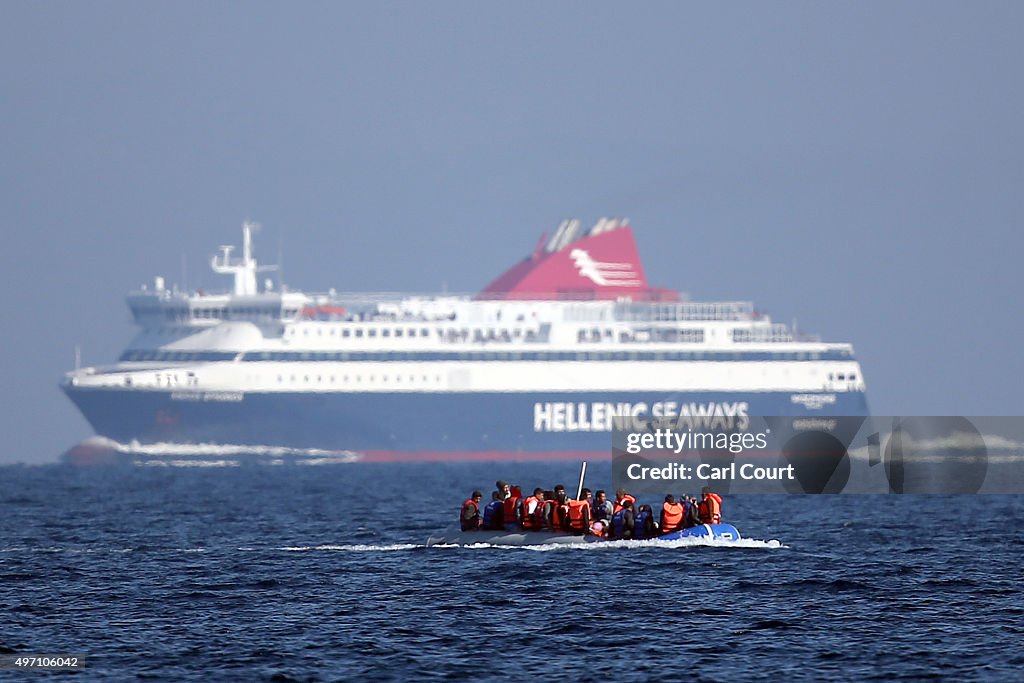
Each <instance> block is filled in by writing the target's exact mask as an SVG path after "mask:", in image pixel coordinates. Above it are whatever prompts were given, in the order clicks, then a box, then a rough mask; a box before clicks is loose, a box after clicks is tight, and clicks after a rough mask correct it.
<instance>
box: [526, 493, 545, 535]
mask: <svg viewBox="0 0 1024 683" xmlns="http://www.w3.org/2000/svg"><path fill="white" fill-rule="evenodd" d="M531 503H536V505H535V507H534V508H533V512H532V513H531V512H530V504H531ZM543 511H544V508H543V506H542V504H541V501H540V499H539V498H537V496H530V497H529V498H527V499H526V500H524V501H523V529H525V530H526V531H536V530H537V529H540V526H541V519H542V517H541V515H542V514H543Z"/></svg>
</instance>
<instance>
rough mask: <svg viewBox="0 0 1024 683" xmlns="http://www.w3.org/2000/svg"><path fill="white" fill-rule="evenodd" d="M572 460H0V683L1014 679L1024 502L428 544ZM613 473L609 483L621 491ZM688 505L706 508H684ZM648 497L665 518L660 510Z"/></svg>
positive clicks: (771, 508) (736, 504) (992, 499)
mask: <svg viewBox="0 0 1024 683" xmlns="http://www.w3.org/2000/svg"><path fill="white" fill-rule="evenodd" d="M577 468H578V465H575V464H573V463H490V464H485V463H460V464H444V463H429V464H426V463H425V464H347V465H346V464H340V465H322V466H242V467H214V468H188V467H158V466H151V467H93V468H75V467H70V466H63V465H47V466H7V467H3V468H0V615H2V616H0V655H2V656H4V657H10V656H12V655H17V654H27V653H33V654H76V655H79V656H82V657H84V661H85V664H86V666H85V669H83V670H81V671H79V672H78V673H77V674H69V673H68V672H44V671H34V672H32V673H31V674H27V673H26V672H24V671H17V670H11V669H7V670H0V679H4V680H6V679H9V680H25V679H26V678H27V676H29V675H31V676H32V678H31V679H30V680H36V679H38V680H45V679H52V678H66V677H67V676H68V675H72V676H77V680H139V679H145V680H167V681H217V680H240V681H260V680H265V681H334V680H356V679H366V678H367V677H370V678H372V679H375V680H432V679H439V680H494V679H501V678H509V679H511V678H516V679H522V678H524V677H545V678H547V677H551V678H557V679H559V680H564V681H577V680H595V681H616V682H619V681H642V680H650V679H654V678H666V677H672V678H682V679H686V680H693V681H701V680H737V679H751V678H761V677H764V676H772V677H780V676H781V677H786V678H798V679H806V680H825V681H827V680H836V681H839V680H851V679H856V680H892V679H920V678H940V679H947V678H948V679H958V680H1009V679H1013V678H1019V677H1020V675H1021V673H1020V672H1021V671H1022V670H1024V648H1022V647H1021V643H1024V591H1022V580H1021V560H1022V556H1024V533H1022V531H1021V528H1022V522H1024V498H1021V497H1014V496H896V495H875V496H788V495H765V496H750V495H747V496H743V495H735V496H726V500H725V504H724V506H723V511H724V514H725V518H726V521H728V522H731V523H733V524H735V525H736V526H737V527H738V528H739V529H740V531H741V532H742V534H743V535H744V537H745V539H746V540H744V542H742V543H739V544H734V545H726V544H707V543H700V542H679V543H672V544H657V543H651V542H646V543H644V542H625V543H615V544H607V545H604V544H586V545H582V546H573V547H564V546H560V547H557V548H495V547H489V546H486V545H479V546H474V547H425V544H424V542H425V540H426V538H427V537H428V536H429V535H430V534H431V533H433V532H436V531H439V530H441V529H444V528H445V527H449V526H451V525H453V524H454V523H455V522H456V521H457V516H458V511H459V506H460V504H461V502H462V501H463V500H464V499H465V498H466V497H467V496H468V495H469V494H470V492H471V491H472V490H473V489H479V490H480V491H482V492H483V493H484V497H485V502H486V500H487V499H489V496H490V491H491V490H492V489H493V488H494V481H495V480H496V479H499V478H500V479H505V480H508V481H512V482H514V483H519V484H522V485H523V487H524V489H529V490H532V488H533V487H534V486H541V487H543V488H551V487H552V486H553V485H555V484H557V483H562V484H565V485H566V487H567V488H568V489H574V488H575V484H576V477H577V476H578V469H577ZM609 477H610V467H608V465H607V464H598V465H597V466H593V465H592V466H591V468H590V470H589V472H588V477H587V485H588V486H589V487H590V488H592V489H598V488H605V489H609V490H610V489H612V488H613V487H612V485H611V482H610V481H609ZM666 493H675V494H679V493H691V494H695V493H696V491H667V492H666ZM641 502H650V503H652V504H653V503H656V502H657V501H655V500H650V501H647V500H641Z"/></svg>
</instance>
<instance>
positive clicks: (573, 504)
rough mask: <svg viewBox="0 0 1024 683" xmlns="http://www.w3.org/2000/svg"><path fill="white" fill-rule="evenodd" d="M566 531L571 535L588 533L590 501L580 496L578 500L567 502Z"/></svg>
mask: <svg viewBox="0 0 1024 683" xmlns="http://www.w3.org/2000/svg"><path fill="white" fill-rule="evenodd" d="M568 505H569V514H568V527H569V529H568V531H569V533H571V534H587V533H590V501H589V500H587V499H586V498H585V497H582V496H581V499H580V500H570V501H568Z"/></svg>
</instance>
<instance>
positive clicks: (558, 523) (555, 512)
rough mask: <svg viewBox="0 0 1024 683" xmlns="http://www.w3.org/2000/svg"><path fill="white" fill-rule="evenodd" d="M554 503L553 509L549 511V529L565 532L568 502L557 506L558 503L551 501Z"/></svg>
mask: <svg viewBox="0 0 1024 683" xmlns="http://www.w3.org/2000/svg"><path fill="white" fill-rule="evenodd" d="M551 502H552V503H554V508H552V510H551V528H552V529H561V530H565V529H568V528H569V526H568V525H569V504H568V501H567V502H565V503H562V504H561V505H559V504H558V501H551Z"/></svg>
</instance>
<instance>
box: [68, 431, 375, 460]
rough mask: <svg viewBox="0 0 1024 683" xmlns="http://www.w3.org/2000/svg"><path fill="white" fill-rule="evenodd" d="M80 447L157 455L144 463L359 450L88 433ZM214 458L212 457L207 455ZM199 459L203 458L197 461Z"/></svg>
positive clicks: (352, 456) (324, 455) (353, 456)
mask: <svg viewBox="0 0 1024 683" xmlns="http://www.w3.org/2000/svg"><path fill="white" fill-rule="evenodd" d="M80 446H81V447H88V448H98V449H103V450H110V451H115V452H117V453H123V454H125V455H135V456H148V457H153V458H161V460H159V461H146V460H140V461H139V464H146V465H177V466H206V467H216V466H220V467H231V466H237V465H239V464H241V462H242V461H240V460H234V459H231V458H233V457H237V456H247V457H252V456H259V457H263V458H270V459H272V462H273V459H275V458H280V459H281V461H282V462H283V460H284V459H285V458H288V459H297V460H296V462H298V463H301V464H306V465H326V464H336V463H348V462H355V461H356V460H359V458H360V457H361V456H360V454H359V453H357V452H355V451H348V450H328V449H324V448H292V447H289V446H270V445H263V444H231V443H176V442H170V441H166V442H157V443H141V442H139V441H130V442H128V443H121V442H119V441H115V440H114V439H110V438H107V437H105V436H91V437H89V438H88V439H86V440H85V441H83V442H82V443H81V444H80ZM211 458H214V459H211ZM199 459H203V460H202V461H201V462H200V460H199Z"/></svg>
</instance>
